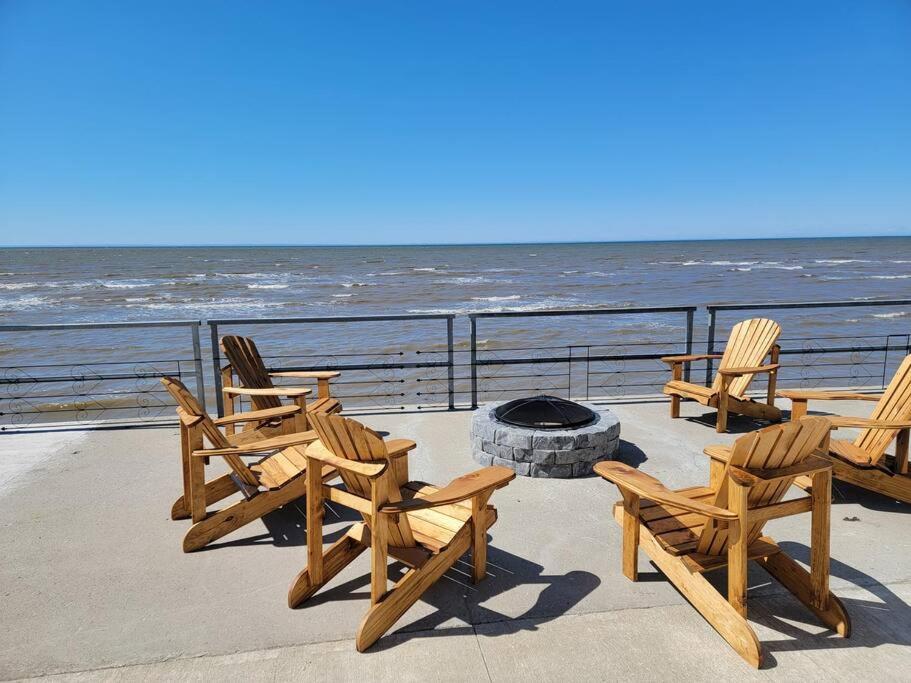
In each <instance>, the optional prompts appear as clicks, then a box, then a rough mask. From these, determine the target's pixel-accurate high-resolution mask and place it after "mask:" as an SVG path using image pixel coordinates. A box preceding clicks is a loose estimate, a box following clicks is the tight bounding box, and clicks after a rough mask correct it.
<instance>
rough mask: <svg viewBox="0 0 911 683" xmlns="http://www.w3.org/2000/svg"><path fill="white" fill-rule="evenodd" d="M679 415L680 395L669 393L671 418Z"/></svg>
mask: <svg viewBox="0 0 911 683" xmlns="http://www.w3.org/2000/svg"><path fill="white" fill-rule="evenodd" d="M677 417H680V397H679V396H674V395H673V394H671V418H677Z"/></svg>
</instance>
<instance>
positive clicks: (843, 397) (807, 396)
mask: <svg viewBox="0 0 911 683" xmlns="http://www.w3.org/2000/svg"><path fill="white" fill-rule="evenodd" d="M775 395H776V396H778V397H780V398H789V399H791V400H792V401H810V400H813V401H878V400H879V399H881V398H882V394H858V393H856V392H853V391H812V390H809V389H807V390H803V389H784V390H782V391H778V392H776V393H775Z"/></svg>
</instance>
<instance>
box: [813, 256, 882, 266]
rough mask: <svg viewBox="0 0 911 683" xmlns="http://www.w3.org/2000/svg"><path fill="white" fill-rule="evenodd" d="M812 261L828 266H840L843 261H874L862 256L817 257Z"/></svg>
mask: <svg viewBox="0 0 911 683" xmlns="http://www.w3.org/2000/svg"><path fill="white" fill-rule="evenodd" d="M813 262H814V263H819V264H822V265H830V266H840V265H843V264H845V263H874V261H870V260H869V259H863V258H818V259H815V260H814V261H813Z"/></svg>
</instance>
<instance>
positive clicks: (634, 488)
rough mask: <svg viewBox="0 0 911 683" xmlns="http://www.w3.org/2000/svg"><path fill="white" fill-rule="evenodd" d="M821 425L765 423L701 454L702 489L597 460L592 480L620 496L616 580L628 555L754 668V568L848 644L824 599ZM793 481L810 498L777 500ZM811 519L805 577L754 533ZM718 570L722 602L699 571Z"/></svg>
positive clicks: (630, 566) (844, 621)
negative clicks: (655, 571) (704, 468)
mask: <svg viewBox="0 0 911 683" xmlns="http://www.w3.org/2000/svg"><path fill="white" fill-rule="evenodd" d="M828 434H829V425H828V423H827V421H826V420H825V419H824V418H818V417H810V418H804V419H802V420H800V421H798V422H789V423H787V424H784V425H773V426H771V427H766V428H765V429H761V430H759V431H755V432H751V433H749V434H745V435H744V436H742V437H740V438H739V439H737V441H736V442H735V443H734V445H733V446H732V447H730V448H727V447H721V446H713V447H710V448H707V449H706V453H707V454H708V455H710V456H711V457H712V474H711V482H710V486H708V487H705V488H703V487H693V488H688V489H681V490H679V491H671V490H669V489H667V488H665V487H664V486H663V485H662V484H661V482H659V481H658V480H657V479H654V478H653V477H650V476H649V475H647V474H645V473H644V472H640V471H638V470H635V469H633V468H631V467H629V466H627V465H624V464H622V463H619V462H611V461H603V462H599V463H598V464H597V465H595V472H597V473H598V474H599V475H601V476H602V477H604V478H605V479H607V480H608V481H611V482H613V483H614V484H616V485H617V487H618V488H619V489H620V493H621V494H622V496H623V500H622V501H621V502H619V503H617V504H616V506H615V507H614V514H615V517H616V518H617V521H618V522H619V523H620V524H621V526H622V527H623V553H622V557H623V573H624V574H625V575H626V576H627V577H628V578H629V579H630V580H632V581H636V580H637V578H638V577H637V566H636V565H637V549H638V547H639V546H641V547H642V549H643V550H645V552H646V554H647V555H648V556H649V558H650V559H651V560H652V561H653V562H654V563H655V564H656V565H657V566H658V568H659V569H660V570H661V571H662V572H663V573H664V574H665V575H666V576H667V578H668V579H670V581H671V583H673V584H674V586H675V587H676V588H677V590H679V591H680V592H681V593H682V594H683V596H684V597H685V598H686V599H687V600H689V602H690V603H691V604H692V605H693V607H695V608H696V609H697V610H699V613H700V614H701V615H702V616H703V617H705V619H706V620H707V621H708V622H709V623H710V624H711V625H712V626H713V627H714V628H715V630H716V631H718V633H719V634H721V636H722V637H723V638H724V639H725V640H727V641H728V643H729V644H730V645H731V647H733V648H734V649H735V650H736V651H737V653H738V654H739V655H740V656H741V657H743V658H744V659H745V660H746V661H747V662H749V663H750V664H752V665H753V666H755V667H757V668H758V667H759V666H760V665H761V663H762V647H761V646H760V644H759V641H758V639H757V638H756V634H755V633H754V632H753V629H752V628H751V627H750V625H749V624H748V623H747V619H746V615H747V602H746V597H747V593H746V591H747V561H748V560H755V561H757V562H758V563H759V564H760V566H762V567H763V568H764V569H765V570H766V571H767V572H768V573H769V574H771V575H772V576H773V577H775V578H776V579H778V581H779V582H781V583H782V584H783V585H784V586H785V587H786V588H787V589H788V590H790V591H791V592H792V593H793V594H794V595H795V596H796V597H797V599H798V600H800V601H801V602H802V603H804V604H805V605H806V606H807V607H809V608H810V610H811V611H812V612H814V613H815V614H816V616H817V617H818V618H819V619H820V620H821V621H822V622H823V623H824V624H826V625H827V626H829V627H830V628H832V629H834V630H835V631H837V632H838V633H839V634H840V635H842V636H844V637H847V636H848V635H849V632H850V621H849V618H848V614H847V612H846V611H845V608H844V606H843V605H842V603H841V602H840V601H839V600H838V598H836V597H835V596H834V595H833V594H832V593H831V592H830V591H829V513H830V507H831V473H832V467H831V464H830V463H829V462H828V461H827V460H826V459H824V458H820V457H818V456H817V455H814V453H815V452H816V451H818V450H819V449H820V448H825V446H826V442H827V440H828ZM798 476H809V477H811V478H812V480H813V488H812V493H811V494H810V495H809V496H805V497H802V498H798V499H796V500H787V501H783V500H782V497H783V496H784V494H785V492H786V491H787V490H788V489H789V488H790V486H791V484H792V483H793V482H794V479H795V478H796V477H798ZM807 511H809V512H811V513H812V521H811V548H810V571H809V572H807V570H806V569H804V568H803V567H802V566H801V565H799V564H798V563H797V562H795V561H794V560H793V559H791V558H790V557H788V556H787V555H786V554H785V553H784V552H783V551H782V550H781V548H780V547H779V546H778V545H777V544H776V543H775V542H774V541H773V540H772V539H771V538H768V537H766V536H763V535H762V529H763V527H764V526H765V523H766V522H767V521H768V520H770V519H777V518H780V517H787V516H790V515H795V514H798V513H801V512H807ZM725 565H727V568H728V597H727V600H725V599H724V597H723V596H722V595H721V594H720V593H719V592H718V591H717V590H715V588H714V587H713V586H712V584H711V583H709V582H708V581H707V580H706V578H705V577H704V576H703V573H705V572H707V571H711V570H714V569H718V568H720V567H723V566H725Z"/></svg>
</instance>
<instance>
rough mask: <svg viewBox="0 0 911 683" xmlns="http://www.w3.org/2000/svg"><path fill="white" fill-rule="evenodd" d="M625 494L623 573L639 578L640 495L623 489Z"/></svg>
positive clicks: (622, 492) (627, 576)
mask: <svg viewBox="0 0 911 683" xmlns="http://www.w3.org/2000/svg"><path fill="white" fill-rule="evenodd" d="M620 493H621V494H622V495H623V552H622V555H623V575H624V576H625V577H626V578H628V579H629V580H630V581H638V580H639V496H637V495H635V494H633V493H630V492H628V491H626V490H623V489H621V490H620Z"/></svg>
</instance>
